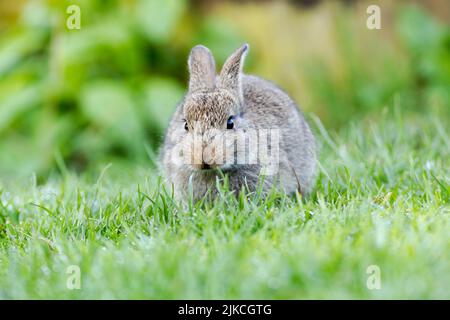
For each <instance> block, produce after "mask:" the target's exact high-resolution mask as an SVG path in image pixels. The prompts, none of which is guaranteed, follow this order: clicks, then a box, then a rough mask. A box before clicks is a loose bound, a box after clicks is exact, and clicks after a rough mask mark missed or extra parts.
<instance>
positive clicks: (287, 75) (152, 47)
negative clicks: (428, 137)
mask: <svg viewBox="0 0 450 320" xmlns="http://www.w3.org/2000/svg"><path fill="white" fill-rule="evenodd" d="M71 4H77V5H79V7H80V9H81V29H80V30H69V29H68V28H67V27H66V19H67V18H68V17H69V14H68V13H66V9H67V7H68V6H69V5H71ZM369 4H378V5H379V6H380V7H381V10H382V11H381V18H382V30H368V29H367V27H366V19H367V16H368V15H367V13H366V8H367V6H368V5H369ZM449 7H450V4H449V2H448V1H447V0H442V1H431V0H430V1H374V0H372V1H369V2H365V1H187V0H184V1H183V0H164V1H163V0H122V1H119V0H109V1H107V0H103V1H101V0H85V1H76V0H73V1H57V0H53V1H50V0H48V1H44V0H42V1H31V0H30V1H24V0H22V1H9V0H0V178H1V179H5V180H6V179H11V178H12V179H14V178H18V177H26V176H29V175H30V174H31V173H36V174H37V176H38V179H45V178H46V177H48V176H49V175H50V174H58V173H60V172H61V171H64V170H71V171H72V170H73V171H76V172H88V171H89V170H98V169H99V168H102V167H104V166H105V165H107V164H108V163H111V162H112V163H114V165H115V166H119V168H120V166H122V165H123V166H124V167H126V166H127V165H130V164H132V165H142V166H151V165H152V162H153V160H152V159H153V157H154V154H155V152H156V150H157V148H158V146H159V145H160V143H161V140H162V136H163V133H164V129H165V127H166V125H167V123H168V120H169V118H170V115H171V113H172V112H173V110H174V108H175V106H176V104H177V102H178V101H179V100H180V99H181V97H182V95H183V92H184V90H185V87H186V82H187V68H186V60H187V56H188V53H189V50H190V48H191V47H192V46H194V45H196V44H199V43H201V44H204V45H206V46H208V47H209V48H210V49H211V50H212V52H213V54H214V55H215V57H216V60H217V63H218V65H219V66H220V65H221V64H222V63H223V61H224V59H225V58H226V57H227V55H229V54H230V53H231V52H232V51H233V50H234V49H235V48H236V47H238V46H239V45H240V44H242V43H243V42H244V41H245V42H248V43H249V44H250V46H251V51H250V54H249V56H248V59H247V63H246V66H245V71H246V72H247V73H253V74H257V75H259V76H262V77H264V78H267V79H270V80H272V81H274V82H276V83H277V84H279V85H280V86H281V87H282V88H284V89H285V90H286V91H287V92H288V93H289V94H291V95H292V96H293V97H294V99H295V100H296V101H297V102H298V103H299V104H300V105H301V106H302V108H303V109H304V110H305V111H306V112H307V114H311V113H313V114H315V115H317V116H318V117H319V118H320V119H321V121H322V122H323V123H324V125H325V127H326V128H328V129H329V130H339V129H340V128H342V127H343V126H346V125H348V124H349V123H350V122H351V121H355V120H356V121H358V119H363V118H366V119H376V117H377V116H378V115H379V114H380V113H381V111H382V110H385V109H386V108H387V109H391V108H395V107H398V108H402V109H407V112H417V113H418V114H420V113H423V112H434V109H441V110H448V109H449V108H450V98H449V88H450V31H449V19H450V12H449V11H450V9H449ZM399 101H401V103H400V102H399ZM446 114H447V115H448V114H449V113H446Z"/></svg>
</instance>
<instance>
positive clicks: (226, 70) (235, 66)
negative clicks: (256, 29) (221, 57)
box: [219, 43, 249, 100]
mask: <svg viewBox="0 0 450 320" xmlns="http://www.w3.org/2000/svg"><path fill="white" fill-rule="evenodd" d="M248 48H249V45H248V44H247V43H246V44H244V45H243V46H242V47H240V48H239V49H237V50H236V51H235V52H234V53H233V54H232V55H231V56H229V57H228V59H227V61H225V63H224V65H223V67H222V71H221V72H220V77H219V86H221V87H224V88H227V89H231V90H232V91H234V92H235V93H236V94H237V95H238V96H239V98H240V99H241V100H242V83H241V78H242V67H243V65H244V59H245V56H246V55H247V52H248Z"/></svg>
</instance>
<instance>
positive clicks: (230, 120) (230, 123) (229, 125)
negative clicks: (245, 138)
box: [227, 116, 234, 129]
mask: <svg viewBox="0 0 450 320" xmlns="http://www.w3.org/2000/svg"><path fill="white" fill-rule="evenodd" d="M233 128H234V116H231V117H229V118H228V120H227V129H233Z"/></svg>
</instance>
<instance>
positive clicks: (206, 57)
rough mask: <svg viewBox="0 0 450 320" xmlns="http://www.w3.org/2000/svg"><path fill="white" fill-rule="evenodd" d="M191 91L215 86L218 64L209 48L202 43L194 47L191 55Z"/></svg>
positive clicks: (189, 62)
mask: <svg viewBox="0 0 450 320" xmlns="http://www.w3.org/2000/svg"><path fill="white" fill-rule="evenodd" d="M188 64H189V74H190V77H189V91H190V92H192V91H196V90H199V89H212V88H214V84H215V78H216V64H215V62H214V57H213V56H212V54H211V51H209V49H208V48H206V47H205V46H202V45H198V46H195V47H194V48H192V50H191V53H190V55H189V61H188Z"/></svg>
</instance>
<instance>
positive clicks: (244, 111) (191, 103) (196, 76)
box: [160, 44, 316, 201]
mask: <svg viewBox="0 0 450 320" xmlns="http://www.w3.org/2000/svg"><path fill="white" fill-rule="evenodd" d="M248 50H249V45H248V44H244V45H242V46H241V47H240V48H239V49H237V50H236V51H235V52H234V53H233V54H231V56H229V57H228V59H227V60H226V61H225V63H224V65H223V67H222V70H221V71H220V74H219V75H216V67H215V61H214V58H213V56H212V54H211V52H210V50H209V49H208V48H206V47H205V46H202V45H197V46H195V47H194V48H192V50H191V52H190V55H189V59H188V69H189V86H188V90H187V93H186V94H185V96H184V98H183V99H182V101H181V102H180V103H179V105H178V106H177V108H176V110H175V113H174V115H173V117H172V119H171V121H170V123H169V126H168V129H167V131H166V134H165V138H164V142H163V145H162V147H161V151H160V164H161V166H162V171H163V176H164V178H165V180H166V182H167V183H168V184H169V185H170V186H171V187H172V188H173V189H172V190H173V192H174V196H175V198H177V199H181V200H187V199H188V198H189V197H193V199H194V200H196V201H197V200H200V199H202V198H205V197H209V196H211V197H212V198H214V197H216V196H217V194H218V189H217V181H222V180H224V179H225V178H226V179H227V183H228V187H229V188H230V190H231V191H232V192H234V193H235V194H239V192H240V191H241V190H243V188H245V189H244V190H247V191H250V192H252V191H253V192H254V191H257V190H261V191H262V192H263V194H267V193H268V192H269V190H270V189H271V188H276V189H277V188H278V189H279V190H282V191H283V192H285V193H287V194H294V193H295V192H296V191H298V192H300V194H301V195H303V196H307V195H308V194H309V193H310V192H311V189H312V188H313V186H314V182H315V177H316V147H315V139H314V136H313V134H312V132H311V130H310V127H309V126H308V124H307V122H306V121H305V119H304V117H303V114H302V113H301V111H300V110H299V108H298V107H297V105H296V104H295V102H294V101H293V100H292V99H291V98H290V97H289V96H288V94H287V93H285V92H284V91H282V90H281V89H280V88H278V87H277V86H276V85H274V84H273V83H271V82H269V81H267V80H263V79H262V78H259V77H256V76H252V75H245V74H243V72H242V69H243V64H244V59H245V57H246V55H247V52H248ZM261 133H263V134H261ZM255 146H256V148H255ZM258 147H259V148H260V149H261V150H263V151H261V150H258ZM225 158H226V159H225ZM258 188H259V189H258Z"/></svg>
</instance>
